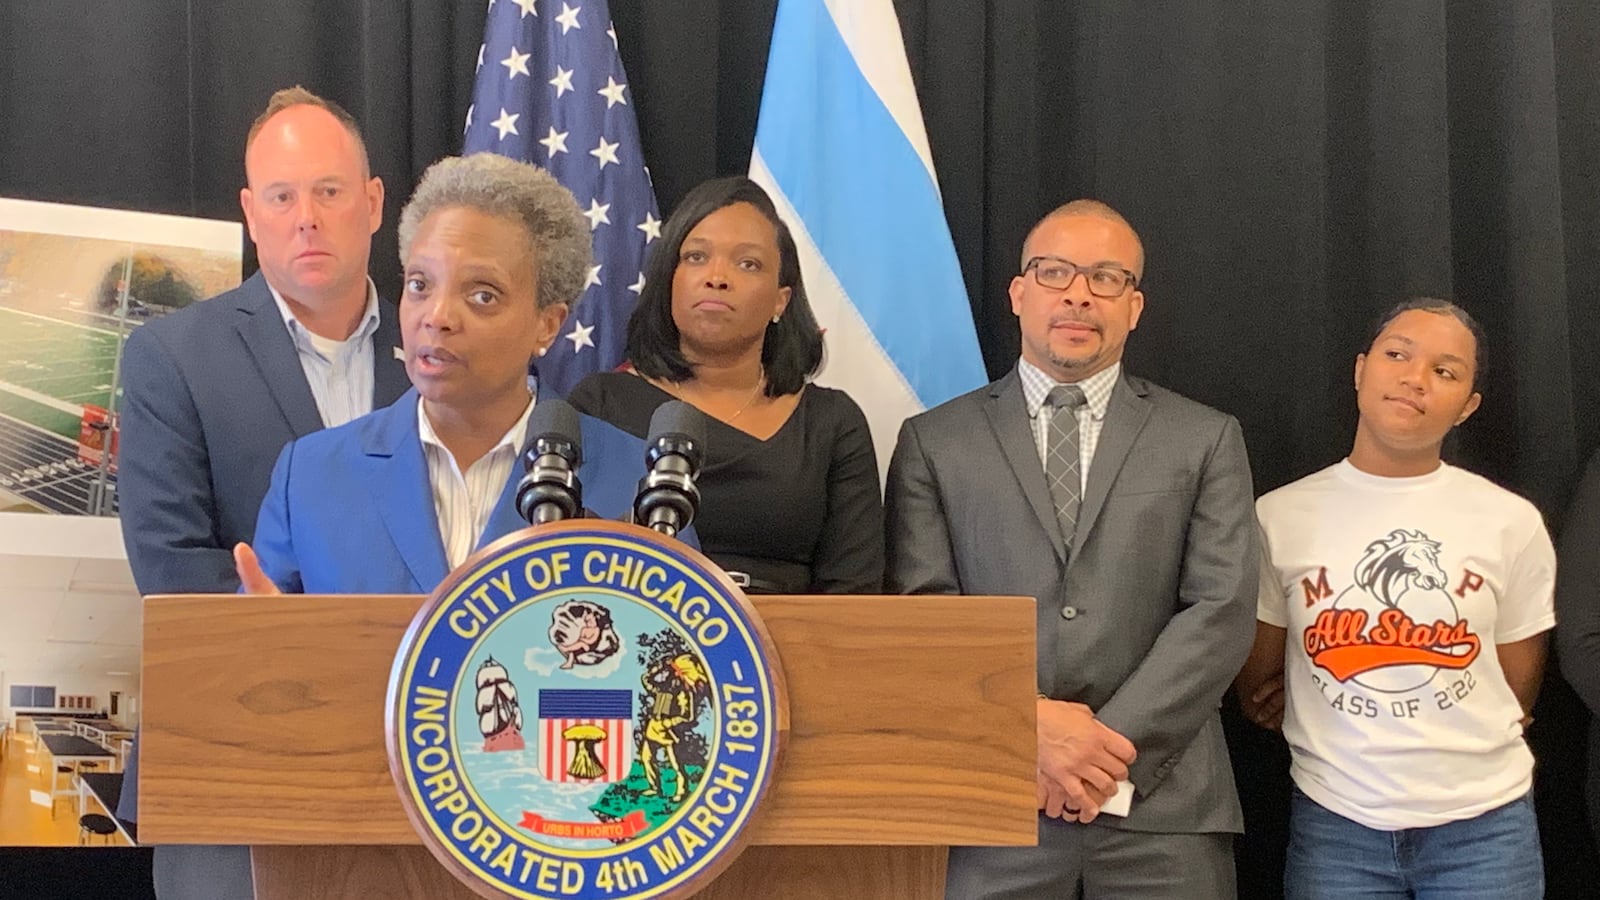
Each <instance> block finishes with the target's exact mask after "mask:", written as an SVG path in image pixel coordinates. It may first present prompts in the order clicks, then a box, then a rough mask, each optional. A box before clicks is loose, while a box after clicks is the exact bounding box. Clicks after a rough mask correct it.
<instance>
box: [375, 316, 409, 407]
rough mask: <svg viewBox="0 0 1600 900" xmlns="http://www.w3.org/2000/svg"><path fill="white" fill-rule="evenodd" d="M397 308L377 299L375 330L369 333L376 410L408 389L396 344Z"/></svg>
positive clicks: (398, 340) (402, 362)
mask: <svg viewBox="0 0 1600 900" xmlns="http://www.w3.org/2000/svg"><path fill="white" fill-rule="evenodd" d="M399 320H400V308H399V307H398V306H396V305H395V304H393V303H388V302H386V301H385V300H384V299H383V298H382V297H379V298H378V330H377V331H374V332H373V333H372V408H373V409H379V408H382V407H385V406H388V405H389V404H391V403H393V402H394V401H395V398H396V397H399V396H400V395H401V394H404V393H405V392H406V391H408V390H410V389H411V379H410V377H409V376H407V375H406V364H405V361H404V360H402V359H399V358H397V357H396V356H395V352H396V351H401V352H404V350H403V349H402V346H401V343H400V321H399Z"/></svg>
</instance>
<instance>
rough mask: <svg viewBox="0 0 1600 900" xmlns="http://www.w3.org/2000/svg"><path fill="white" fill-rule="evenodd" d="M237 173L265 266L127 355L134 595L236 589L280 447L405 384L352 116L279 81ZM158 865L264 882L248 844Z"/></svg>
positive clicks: (228, 890) (211, 898)
mask: <svg viewBox="0 0 1600 900" xmlns="http://www.w3.org/2000/svg"><path fill="white" fill-rule="evenodd" d="M245 176H246V181H247V184H248V186H247V187H245V188H244V189H243V190H241V191H240V192H239V202H240V205H241V206H242V207H243V210H244V216H245V221H246V223H247V224H248V226H249V230H250V237H251V238H252V239H253V240H254V241H255V244H256V251H257V255H258V257H259V259H260V262H261V271H260V272H258V273H257V274H256V275H254V276H253V277H251V278H250V279H249V280H248V281H246V282H245V283H244V284H243V285H240V286H239V287H238V288H236V289H235V290H232V291H228V292H227V293H225V294H221V295H219V296H217V297H215V298H212V299H210V300H207V301H204V302H202V303H197V304H195V305H194V306H191V307H189V308H187V309H184V310H180V311H178V312H175V313H173V314H171V315H169V316H165V317H163V318H161V319H157V320H155V321H153V322H151V323H150V324H148V325H144V326H142V327H140V328H139V329H137V330H136V331H134V332H133V334H132V335H131V336H130V337H129V338H128V344H127V348H126V350H125V352H124V356H123V363H122V371H123V378H124V382H123V384H124V391H123V406H122V410H121V427H122V436H121V448H120V456H119V462H118V489H119V491H120V492H121V516H122V535H123V542H124V543H125V544H126V545H127V548H128V561H129V563H130V564H131V565H132V568H133V578H134V582H135V583H136V584H137V585H138V587H139V591H140V593H142V594H166V593H231V592H233V591H234V590H236V589H237V588H238V586H239V580H238V577H237V575H235V573H234V565H233V546H234V545H235V544H237V543H240V542H249V541H250V540H251V538H252V537H253V536H254V533H255V526H256V513H257V512H258V510H259V508H260V506H261V500H262V497H263V496H265V494H266V491H267V485H268V483H269V482H270V480H271V476H272V465H273V463H274V462H275V461H276V460H277V458H278V453H279V451H281V450H282V449H283V447H284V445H285V444H287V443H289V442H290V441H291V440H294V439H295V438H297V437H300V436H302V435H305V434H309V433H311V432H313V431H316V430H318V429H321V428H324V427H331V426H334V425H339V424H342V423H344V422H347V421H349V420H350V419H353V418H356V417H357V416H361V415H364V414H366V413H368V412H370V411H372V410H373V409H374V408H375V407H380V406H387V405H388V404H390V403H392V402H394V401H395V400H396V399H397V398H398V397H399V396H400V395H401V394H402V393H404V392H405V391H406V389H407V388H408V387H410V382H409V380H408V379H407V378H406V373H405V365H404V363H403V362H402V361H401V360H400V359H397V358H396V353H395V348H396V347H398V346H399V343H400V330H399V326H398V322H397V316H396V314H395V311H394V308H393V307H392V306H388V305H386V304H381V303H379V301H378V295H377V291H376V289H375V288H374V287H373V285H372V282H371V281H370V280H369V279H368V277H367V260H368V257H369V256H370V254H371V250H372V233H373V232H374V231H376V230H377V229H378V225H379V224H380V223H381V222H382V220H383V182H381V181H380V180H378V179H377V178H374V177H373V176H372V173H371V170H370V169H369V167H368V162H367V152H366V146H365V145H364V144H363V143H362V140H361V133H360V130H359V129H358V128H357V126H356V122H355V120H354V119H353V118H351V117H350V114H349V113H347V112H345V111H344V110H343V109H341V108H340V107H339V106H337V105H336V104H333V103H330V102H328V101H326V100H323V99H322V98H320V97H317V96H316V95H314V94H311V93H310V92H308V91H306V90H304V89H301V88H292V89H288V90H283V91H279V92H278V93H276V94H274V95H273V96H272V99H271V101H270V102H269V103H268V105H267V109H266V111H265V112H263V113H262V114H261V116H260V117H259V118H257V119H256V122H255V124H254V125H253V126H252V127H251V129H250V135H249V137H248V139H247V141H246V145H245ZM195 715H196V716H203V715H204V711H203V710H196V711H195ZM195 724H196V725H197V726H199V725H203V722H200V721H196V723H195ZM137 760H138V755H137V747H135V753H134V755H133V757H132V759H131V760H130V763H129V767H128V776H129V777H128V778H127V779H126V780H125V784H126V787H125V789H124V791H123V794H122V803H121V804H120V806H119V809H118V815H119V816H120V817H122V818H126V819H132V820H134V821H137V819H138V811H137V809H136V804H137V798H138V790H137V788H138V775H137V769H138V766H137ZM154 867H155V884H156V895H157V897H159V898H160V900H190V898H193V900H249V898H250V897H252V896H253V895H254V892H253V890H252V879H251V870H250V853H249V849H248V848H245V847H177V846H174V847H162V848H159V849H158V850H157V852H156V855H155V860H154Z"/></svg>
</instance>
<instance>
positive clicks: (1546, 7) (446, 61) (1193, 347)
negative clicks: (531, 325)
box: [0, 0, 1600, 897]
mask: <svg viewBox="0 0 1600 900" xmlns="http://www.w3.org/2000/svg"><path fill="white" fill-rule="evenodd" d="M542 5H543V4H542V3H541V6H542ZM896 6H897V8H898V10H899V13H900V18H901V23H902V28H903V30H904V34H905V40H906V45H907V51H908V54H909V57H910V60H911V67H912V71H913V75H914V77H915V79H916V83H917V89H918V93H919V95H920V97H921V100H922V108H923V114H924V117H925V119H926V121H927V127H928V135H929V140H930V142H931V144H932V148H933V155H934V161H935V164H936V167H937V169H938V172H939V178H940V183H941V186H942V188H943V192H944V201H945V209H946V212H947V214H948V218H949V222H950V227H951V231H952V233H953V236H954V238H955V244H956V249H957V251H958V253H959V255H960V258H961V263H962V268H963V271H964V273H965V277H966V282H967V288H968V290H969V292H970V294H971V297H972V307H973V314H974V317H975V320H976V322H977V328H978V335H979V340H980V342H981V344H982V347H983V352H984V358H985V362H986V363H987V365H988V368H989V372H990V374H991V375H998V374H1000V373H1001V372H1003V371H1004V370H1006V369H1007V368H1008V367H1010V366H1011V364H1012V363H1013V361H1014V359H1015V358H1016V355H1017V352H1018V337H1017V329H1016V324H1015V320H1014V319H1013V317H1012V315H1011V313H1010V307H1009V303H1008V301H1007V299H1006V295H1005V285H1006V282H1007V280H1008V279H1009V278H1010V276H1011V275H1012V273H1013V272H1014V270H1015V269H1016V266H1017V256H1018V252H1019V249H1020V244H1021V241H1022V238H1023V235H1024V234H1025V233H1026V231H1027V229H1028V228H1029V226H1030V225H1031V224H1032V223H1033V222H1034V221H1035V220H1036V219H1037V218H1038V217H1039V216H1040V215H1041V214H1042V213H1044V212H1045V211H1047V210H1048V209H1050V208H1051V207H1053V206H1055V205H1056V204H1058V203H1060V202H1062V201H1064V200H1067V199H1070V198H1073V197H1078V196H1093V197H1098V198H1100V199H1103V200H1105V201H1107V202H1109V203H1111V204H1112V205H1113V206H1115V207H1117V208H1118V209H1120V210H1121V211H1122V212H1123V213H1125V214H1126V215H1127V216H1128V217H1129V218H1130V219H1131V220H1132V221H1133V223H1134V224H1135V226H1136V227H1137V228H1138V229H1139V230H1140V232H1141V233H1142V235H1143V237H1144V240H1145V243H1146V245H1147V247H1148V252H1149V266H1148V272H1147V278H1146V293H1147V296H1148V306H1147V309H1146V314H1145V317H1144V320H1143V321H1142V323H1141V326H1142V327H1141V328H1140V329H1139V330H1138V332H1137V333H1136V334H1135V335H1134V336H1133V338H1132V340H1131V342H1130V346H1129V360H1128V362H1129V366H1130V368H1131V369H1132V370H1133V371H1136V372H1138V373H1140V374H1143V375H1146V376H1148V377H1150V378H1153V379H1154V380H1156V381H1158V382H1160V383H1162V384H1165V385H1167V386H1169V387H1171V388H1173V389H1175V390H1178V391H1180V392H1182V393H1185V394H1187V395H1189V396H1192V397H1194V398H1196V399H1198V400H1201V401H1203V402H1205V403H1209V404H1211V405H1213V406H1216V407H1218V408H1221V409H1223V410H1226V411H1228V412H1230V413H1232V414H1234V415H1235V416H1237V417H1238V418H1239V419H1240V420H1241V421H1242V422H1243V424H1244V429H1245V435H1246V438H1247V440H1248V443H1249V446H1250V456H1251V462H1252V464H1253V466H1254V470H1255V476H1256V486H1257V490H1258V491H1266V490H1269V489H1271V488H1274V487H1277V486H1279V485H1282V484H1285V483H1287V482H1289V481H1291V480H1293V479H1294V478H1297V477H1299V476H1301V475H1304V474H1307V473H1309V472H1311V471H1313V470H1315V469H1317V468H1319V467H1321V466H1324V465H1327V464H1329V463H1331V462H1333V461H1335V460H1337V459H1338V458H1340V457H1341V456H1342V455H1343V454H1344V453H1345V452H1346V450H1347V449H1348V446H1349V443H1350V439H1351V435H1352V433H1353V427H1354V421H1355V406H1354V398H1353V393H1352V390H1351V366H1352V364H1353V358H1354V355H1355V353H1356V352H1357V351H1358V350H1360V349H1362V348H1363V346H1364V344H1365V338H1366V329H1367V328H1368V325H1369V323H1370V321H1371V319H1372V318H1373V316H1374V315H1376V314H1377V313H1378V312H1380V311H1381V310H1383V309H1385V308H1387V307H1388V306H1390V305H1391V304H1393V303H1394V302H1395V301H1397V300H1399V299H1401V298H1403V297H1405V296H1407V295H1411V294H1417V293H1428V294H1440V295H1446V296H1450V297H1453V298H1455V299H1456V300H1458V301H1459V302H1461V303H1462V304H1464V305H1465V306H1466V307H1467V308H1468V309H1470V310H1471V311H1472V312H1473V313H1474V314H1475V315H1476V316H1478V318H1479V319H1480V320H1481V321H1482V322H1483V324H1484V325H1485V327H1486V328H1487V329H1488V332H1489V335H1490V346H1489V355H1490V367H1491V370H1490V381H1489V383H1488V388H1487V390H1486V392H1485V393H1486V396H1485V401H1484V405H1483V408H1482V410H1481V411H1480V412H1479V413H1478V414H1477V416H1475V417H1474V418H1473V420H1472V421H1471V422H1469V423H1468V424H1467V425H1466V426H1465V427H1464V428H1463V429H1462V430H1461V432H1460V433H1459V435H1458V436H1457V437H1456V438H1455V439H1454V440H1453V441H1452V447H1451V448H1450V450H1451V454H1452V457H1453V459H1454V460H1455V461H1456V462H1458V463H1460V464H1462V465H1465V466H1467V467H1469V468H1472V469H1474V470H1477V471H1479V472H1482V473H1484V474H1485V475H1487V476H1489V477H1491V478H1493V479H1495V480H1496V481H1498V482H1500V483H1502V484H1504V485H1506V486H1508V487H1510V488H1512V489H1514V490H1517V491H1518V492H1520V493H1522V494H1524V495H1526V496H1528V497H1530V498H1531V499H1533V501H1534V502H1535V503H1537V504H1538V505H1539V507H1540V508H1541V509H1542V510H1543V511H1544V512H1545V514H1546V516H1547V517H1548V518H1549V521H1550V523H1551V525H1552V527H1553V528H1557V529H1558V528H1559V525H1560V515H1561V513H1562V506H1563V503H1564V498H1565V497H1566V496H1567V493H1568V491H1569V489H1570V488H1571V487H1572V485H1573V484H1574V483H1575V482H1576V479H1577V475H1578V472H1579V467H1580V464H1581V463H1582V461H1583V460H1584V459H1585V458H1586V457H1587V455H1588V454H1589V453H1590V451H1591V450H1592V449H1593V448H1594V447H1595V445H1596V442H1597V439H1600V388H1597V382H1600V358H1597V354H1596V353H1595V352H1594V349H1593V348H1594V344H1595V338H1596V336H1597V335H1600V310H1597V307H1596V303H1595V300H1596V296H1597V292H1600V262H1597V258H1596V254H1595V252H1594V251H1595V247H1596V246H1597V244H1600V46H1597V43H1600V40H1597V38H1600V5H1597V4H1594V3H1592V2H1590V0H1519V2H1516V3H1505V2H1497V0H1475V2H1472V0H1462V2H1453V3H1447V2H1446V0H1326V2H1310V0H1307V2H1299V3H1273V2H1246V3H1239V2H1228V0H1083V2H1076V3H1064V2H1049V0H1014V2H1013V0H1008V2H1005V3H977V2H973V0H897V2H896ZM774 9H775V0H612V12H613V15H614V17H615V22H616V30H617V35H618V40H619V44H620V48H621V52H622V56H623V59H624V62H625V64H626V66H627V69H628V74H629V76H630V81H631V85H630V86H631V90H632V100H633V103H634V104H635V108H636V110H637V112H638V115H639V120H640V126H641V130H642V132H643V140H644V152H645V157H646V159H647V161H648V163H649V165H650V169H651V172H652V174H653V175H654V178H655V184H656V188H657V191H658V193H659V200H660V203H661V206H662V208H663V209H664V210H669V209H671V208H672V206H673V205H674V204H675V203H676V202H677V200H678V199H679V198H680V197H682V196H683V194H684V193H685V192H686V191H687V190H688V189H689V188H690V187H691V186H692V185H694V184H695V183H697V182H699V181H700V180H702V179H705V178H708V177H711V176H713V175H718V174H726V173H733V172H742V171H744V170H745V168H746V165H747V163H748V159H749V152H750V145H751V141H752V139H753V135H754V131H755V123H756V113H757V108H758V105H759V102H760V90H761V81H762V75H763V70H764V67H765V60H766V53H767V44H768V40H769V36H770V32H771V25H772V17H773V12H774ZM483 16H484V10H483V4H482V3H481V2H480V0H461V2H444V0H405V2H402V0H365V2H364V0H276V2H272V3H257V2H244V0H206V2H183V0H146V2H143V3H137V4H130V3H127V2H126V0H74V2H72V3H61V2H59V0H7V2H5V3H3V4H0V195H4V196H11V197H22V198H29V199H38V200H55V201H61V202H68V203H83V204H94V205H103V206H113V207H124V208H131V209H143V210H154V211H162V212H172V213H181V214H189V215H201V216H209V217H215V218H222V219H230V220H238V218H239V210H238V200H237V197H238V189H239V187H240V185H241V181H242V163H241V158H242V144H243V139H244V134H245V130H246V127H247V125H248V123H249V122H250V120H251V119H252V118H253V117H254V115H255V113H256V112H257V110H259V109H260V107H261V106H262V105H263V104H264V103H265V101H266V99H267V96H268V95H269V94H270V93H271V92H272V91H273V90H274V89H276V88H278V87H282V86H285V85H288V84H292V83H297V82H298V83H303V84H305V85H306V86H307V87H309V88H311V89H312V90H315V91H317V92H319V93H322V94H325V95H327V96H330V97H332V98H335V99H337V100H339V101H340V102H342V103H343V104H345V105H346V106H347V107H348V108H349V109H350V110H351V111H352V112H353V113H354V114H355V115H356V117H357V118H358V119H360V120H361V121H362V123H363V125H364V127H365V129H366V133H367V143H368V145H369V147H370V149H371V153H372V162H373V166H374V169H375V170H376V172H377V174H379V175H381V176H382V177H383V179H384V181H385V183H386V184H387V186H388V202H387V204H386V206H387V212H386V215H387V221H386V225H385V227H384V229H383V231H382V232H380V234H379V236H378V240H377V245H376V248H375V253H374V262H373V274H374V278H375V280H376V281H377V282H378V285H379V288H380V290H382V291H383V292H384V293H385V294H387V295H389V296H393V293H394V290H395V288H396V287H397V286H398V282H399V277H398V265H399V264H398V260H397V254H396V251H395V248H394V228H393V225H394V222H395V220H396V218H397V217H398V212H399V209H400V206H401V204H402V203H403V202H404V199H405V197H406V196H407V194H408V193H409V188H410V186H411V185H412V184H414V183H415V180H416V177H417V176H418V175H419V174H420V173H421V171H422V169H423V168H424V167H425V166H426V165H427V164H428V163H429V162H431V161H432V160H434V159H436V158H438V157H439V156H442V155H446V154H450V153H454V152H457V151H459V149H460V132H461V125H462V122H463V121H464V115H465V112H466V108H467V105H468V104H469V102H470V99H471V98H470V92H471V82H472V73H473V64H474V61H475V57H476V52H477V48H478V44H479V41H480V38H481V33H482V23H483ZM485 64H486V65H489V64H493V62H492V61H486V63H485ZM815 139H816V140H819V141H824V140H849V139H850V135H848V134H827V133H821V134H817V135H815ZM247 254H248V249H247ZM883 262H884V265H888V266H897V265H915V264H916V261H915V260H891V259H885V260H884V261H883ZM247 269H248V270H253V269H254V259H253V256H250V257H249V258H248V259H247ZM914 303H915V298H908V309H909V308H910V307H911V305H912V304H914ZM908 314H913V315H914V314H915V313H914V311H910V312H909V313H908ZM1551 669H1552V672H1553V671H1554V662H1553V661H1552V665H1551ZM1227 710H1228V713H1227V714H1228V715H1229V717H1230V720H1229V723H1228V724H1229V733H1230V740H1231V742H1232V746H1233V751H1234V764H1235V767H1236V769H1237V771H1238V773H1239V776H1240V777H1239V780H1240V787H1241V791H1242V793H1243V795H1244V800H1245V804H1246V812H1247V819H1248V822H1249V834H1247V835H1246V837H1245V839H1244V840H1243V841H1241V843H1240V845H1239V848H1240V849H1239V855H1240V868H1239V872H1240V885H1241V893H1242V894H1243V895H1244V896H1247V897H1257V896H1272V895H1273V894H1275V893H1276V892H1277V890H1278V884H1279V878H1280V872H1281V864H1282V854H1283V843H1284V824H1285V817H1286V814H1287V801H1286V790H1287V776H1286V767H1287V754H1286V751H1285V750H1284V747H1283V744H1282V741H1281V740H1280V739H1279V738H1278V737H1277V736H1276V735H1269V734H1267V733H1265V732H1262V731H1259V730H1257V729H1255V728H1254V727H1253V726H1250V725H1248V724H1245V723H1244V722H1243V721H1242V720H1240V719H1239V718H1238V717H1237V716H1236V715H1234V714H1233V713H1232V711H1231V706H1229V707H1227ZM1586 720H1587V713H1586V712H1585V711H1584V710H1583V708H1582V706H1581V704H1579V703H1578V701H1577V700H1576V698H1575V697H1574V695H1573V694H1572V693H1571V691H1570V690H1569V689H1568V688H1567V687H1566V686H1565V685H1564V684H1562V683H1561V681H1560V679H1559V677H1557V676H1555V675H1554V674H1552V675H1551V676H1550V677H1549V678H1548V679H1547V683H1546V686H1545V690H1544V693H1543V696H1542V698H1541V701H1540V705H1539V709H1538V710H1537V720H1536V722H1535V724H1534V726H1533V730H1532V743H1533V745H1534V749H1535V752H1536V754H1537V755H1538V757H1539V765H1540V768H1539V780H1538V789H1537V802H1538V804H1539V813H1540V820H1541V823H1542V829H1543V838H1544V848H1545V857H1546V868H1547V871H1548V874H1549V884H1550V895H1551V896H1558V897H1559V896H1584V895H1589V894H1592V885H1590V884H1586V883H1585V881H1586V876H1587V873H1590V872H1593V871H1595V870H1596V865H1597V862H1600V860H1597V859H1596V856H1595V852H1594V849H1593V842H1592V840H1591V834H1590V830H1589V827H1588V825H1587V823H1586V822H1585V817H1584V813H1583V808H1582V800H1581V797H1582V790H1581V788H1582V782H1583V777H1584V767H1583V762H1582V761H1583V754H1584V747H1583V735H1584V731H1585V729H1584V723H1585V721H1586ZM1439 776H1440V777H1441V778H1449V777H1451V773H1448V772H1441V773H1439ZM3 872H4V869H0V875H3ZM1586 888H1587V890H1586Z"/></svg>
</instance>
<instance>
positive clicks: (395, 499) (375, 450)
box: [360, 390, 450, 594]
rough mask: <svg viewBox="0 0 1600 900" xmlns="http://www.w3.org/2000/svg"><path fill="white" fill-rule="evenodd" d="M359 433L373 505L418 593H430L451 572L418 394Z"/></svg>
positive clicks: (380, 412) (407, 396)
mask: <svg viewBox="0 0 1600 900" xmlns="http://www.w3.org/2000/svg"><path fill="white" fill-rule="evenodd" d="M360 428H361V451H362V453H364V454H365V455H366V464H367V468H368V469H369V472H368V475H367V484H368V486H369V487H371V489H372V497H373V502H374V505H375V506H376V508H377V510H378V512H379V514H380V516H381V517H382V518H383V524H384V527H385V528H386V529H387V530H388V532H389V539H390V540H391V541H393V542H394V546H395V549H396V550H398V551H399V552H400V558H401V560H403V561H404V562H405V564H406V568H407V569H410V570H411V577H412V579H413V580H414V581H415V582H416V587H417V589H418V591H419V592H420V593H424V594H426V593H428V592H430V591H432V590H433V589H434V588H436V587H438V586H439V583H440V582H441V581H444V578H445V576H446V575H447V574H449V572H450V567H449V565H448V563H447V562H446V560H445V555H444V542H442V541H441V540H440V539H439V517H438V515H437V514H435V512H434V510H433V489H432V488H431V487H429V483H428V463H427V460H425V459H424V458H423V455H422V438H421V437H419V436H418V434H417V392H416V391H415V390H410V391H406V392H405V393H404V394H402V395H400V399H399V400H396V401H395V402H394V404H393V405H392V406H388V407H385V408H384V409H381V410H378V411H377V412H374V413H373V414H372V415H370V416H368V417H366V418H365V419H363V420H362V421H361V426H360Z"/></svg>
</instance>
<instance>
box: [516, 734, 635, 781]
mask: <svg viewBox="0 0 1600 900" xmlns="http://www.w3.org/2000/svg"><path fill="white" fill-rule="evenodd" d="M574 725H598V726H599V727H601V728H604V729H605V731H606V738H605V740H603V741H600V742H599V743H598V744H596V745H595V748H594V749H595V756H597V757H599V758H600V764H601V765H603V766H605V767H606V773H605V775H603V776H601V777H599V778H596V779H594V782H595V783H610V782H613V781H621V780H623V779H625V778H627V777H628V769H629V768H630V767H631V766H632V765H633V722H632V721H630V720H628V719H540V720H539V770H540V771H541V772H543V773H544V777H545V778H546V779H548V780H550V781H555V782H560V783H567V782H583V781H585V779H581V778H574V777H572V776H571V775H569V774H567V770H568V769H569V768H571V766H572V758H573V756H574V755H575V754H576V753H577V749H578V748H577V745H576V744H575V743H574V742H572V741H569V740H567V739H566V738H564V737H562V736H561V735H562V733H563V732H565V731H566V730H567V729H568V728H571V727H572V726H574Z"/></svg>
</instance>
